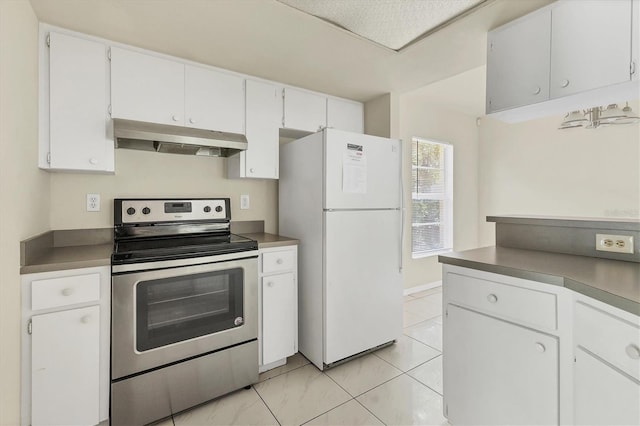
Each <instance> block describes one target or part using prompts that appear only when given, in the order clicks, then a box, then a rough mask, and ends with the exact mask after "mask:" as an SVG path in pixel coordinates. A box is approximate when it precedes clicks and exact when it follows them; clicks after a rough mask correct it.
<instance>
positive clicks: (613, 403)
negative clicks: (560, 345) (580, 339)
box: [574, 347, 640, 426]
mask: <svg viewBox="0 0 640 426" xmlns="http://www.w3.org/2000/svg"><path fill="white" fill-rule="evenodd" d="M574 375H575V378H574V408H575V424H577V425H587V424H589V425H603V426H605V425H637V424H640V383H639V382H638V381H637V380H634V379H633V378H631V377H630V376H628V375H626V374H624V373H623V372H621V371H620V370H618V369H616V368H614V367H613V366H611V365H610V364H609V363H607V362H606V361H604V360H602V359H600V358H598V357H596V356H594V355H593V354H591V353H590V352H587V351H585V350H584V349H582V348H579V347H578V348H577V349H576V354H575V369H574Z"/></svg>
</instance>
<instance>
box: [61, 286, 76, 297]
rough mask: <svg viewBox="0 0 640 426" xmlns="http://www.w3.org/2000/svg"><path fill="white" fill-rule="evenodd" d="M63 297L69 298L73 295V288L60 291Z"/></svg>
mask: <svg viewBox="0 0 640 426" xmlns="http://www.w3.org/2000/svg"><path fill="white" fill-rule="evenodd" d="M61 293H62V295H63V296H71V295H72V294H73V288H71V287H67V288H65V289H63V290H62V291H61Z"/></svg>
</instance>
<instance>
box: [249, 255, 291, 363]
mask: <svg viewBox="0 0 640 426" xmlns="http://www.w3.org/2000/svg"><path fill="white" fill-rule="evenodd" d="M297 258H298V248H297V246H285V247H274V248H266V249H260V291H259V294H260V304H259V306H260V324H259V332H258V339H259V340H260V345H259V347H260V371H261V372H262V371H266V370H269V369H271V368H274V367H277V366H279V365H282V364H284V363H285V362H286V359H287V357H289V356H291V355H293V354H295V353H296V352H297V351H298V287H297V285H298V284H297V283H298V267H297Z"/></svg>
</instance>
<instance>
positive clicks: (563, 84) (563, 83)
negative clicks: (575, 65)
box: [560, 79, 569, 87]
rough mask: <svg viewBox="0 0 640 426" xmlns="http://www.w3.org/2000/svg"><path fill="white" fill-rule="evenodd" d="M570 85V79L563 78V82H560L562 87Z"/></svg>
mask: <svg viewBox="0 0 640 426" xmlns="http://www.w3.org/2000/svg"><path fill="white" fill-rule="evenodd" d="M568 85H569V80H567V79H564V80H562V83H560V87H567V86H568Z"/></svg>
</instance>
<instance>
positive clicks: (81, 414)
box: [31, 306, 100, 426]
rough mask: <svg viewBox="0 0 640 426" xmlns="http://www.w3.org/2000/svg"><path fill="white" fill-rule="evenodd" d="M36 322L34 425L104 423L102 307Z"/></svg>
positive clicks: (33, 342)
mask: <svg viewBox="0 0 640 426" xmlns="http://www.w3.org/2000/svg"><path fill="white" fill-rule="evenodd" d="M31 321H32V330H33V331H32V336H31V386H32V389H31V412H32V416H31V424H32V425H34V426H35V425H51V424H59V425H94V424H97V423H99V422H100V420H99V402H100V396H99V394H100V392H99V388H100V386H99V380H100V377H99V372H100V307H99V306H91V307H87V308H79V309H69V310H67V311H61V312H54V313H50V314H42V315H34V316H33V317H32V319H31Z"/></svg>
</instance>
